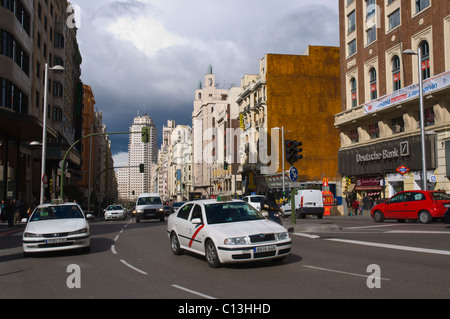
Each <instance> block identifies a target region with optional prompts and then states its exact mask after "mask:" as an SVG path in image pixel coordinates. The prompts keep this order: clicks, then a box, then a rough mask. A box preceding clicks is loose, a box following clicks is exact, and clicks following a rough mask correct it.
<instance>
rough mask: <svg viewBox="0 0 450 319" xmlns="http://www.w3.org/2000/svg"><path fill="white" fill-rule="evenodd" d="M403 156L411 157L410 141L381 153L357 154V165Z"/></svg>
mask: <svg viewBox="0 0 450 319" xmlns="http://www.w3.org/2000/svg"><path fill="white" fill-rule="evenodd" d="M403 156H409V143H408V141H404V142H400V145H399V147H398V148H397V147H395V148H394V149H384V150H380V151H374V152H373V153H365V154H359V153H358V154H356V163H364V162H372V161H379V160H385V159H390V158H398V157H403Z"/></svg>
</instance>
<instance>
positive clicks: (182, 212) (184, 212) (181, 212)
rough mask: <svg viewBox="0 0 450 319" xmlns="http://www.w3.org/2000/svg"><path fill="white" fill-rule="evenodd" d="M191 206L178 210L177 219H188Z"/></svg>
mask: <svg viewBox="0 0 450 319" xmlns="http://www.w3.org/2000/svg"><path fill="white" fill-rule="evenodd" d="M192 206H193V204H187V205H186V206H183V207H182V208H180V209H179V210H178V214H177V217H178V218H182V219H188V217H189V213H190V212H191V208H192Z"/></svg>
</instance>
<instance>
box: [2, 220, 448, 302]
mask: <svg viewBox="0 0 450 319" xmlns="http://www.w3.org/2000/svg"><path fill="white" fill-rule="evenodd" d="M285 222H286V226H289V219H288V220H285ZM297 222H298V225H297V226H296V227H295V228H294V233H293V234H292V235H291V238H292V240H293V245H292V246H293V249H292V253H291V254H290V255H289V256H288V257H287V258H286V259H285V260H284V261H282V262H279V263H273V262H258V263H250V264H237V265H227V266H224V267H222V268H218V269H212V268H210V267H209V266H208V265H207V263H206V261H205V260H204V258H202V257H199V256H196V255H193V254H187V253H185V254H184V255H181V256H175V255H173V254H172V252H171V251H170V247H169V240H168V237H167V233H166V223H161V222H157V221H147V222H141V223H139V224H136V223H134V221H132V220H125V221H109V222H106V221H99V222H92V223H91V233H92V239H91V240H92V242H91V243H92V248H91V252H90V253H89V254H81V253H72V252H68V253H49V254H45V255H40V256H36V257H30V258H24V257H23V253H22V248H21V235H22V231H23V226H20V225H19V226H15V228H14V229H12V230H11V229H8V228H6V226H5V225H3V224H0V300H3V299H5V298H6V299H7V298H18V299H28V298H33V299H36V298H38V299H40V298H45V299H47V298H63V299H65V298H67V299H74V298H75V299H77V298H99V299H128V298H136V299H141V298H142V299H175V300H189V299H200V300H207V299H216V298H217V299H225V300H231V299H232V300H242V299H251V300H267V299H322V298H333V299H336V298H337V299H347V298H364V299H366V298H367V299H379V298H380V299H386V298H402V299H403V298H406V299H424V298H445V299H447V298H449V297H450V276H449V275H450V270H449V269H450V225H449V224H444V223H442V222H436V223H431V224H428V225H424V224H420V223H402V224H400V223H397V222H384V223H382V224H376V223H374V222H373V221H372V220H370V219H368V218H364V217H362V218H361V217H347V216H345V217H329V216H328V217H324V219H323V220H317V219H314V218H310V219H309V218H308V219H306V220H298V221H297ZM305 225H308V226H310V227H309V228H308V229H309V230H308V231H307V232H305V231H301V230H305V229H304V228H302V227H300V226H305ZM319 225H320V226H321V227H319V228H315V227H316V226H319ZM327 225H328V226H331V225H333V226H336V225H337V226H339V229H338V230H331V227H330V229H329V230H327V227H326V226H327ZM315 229H317V231H315ZM333 229H334V228H333ZM222 310H223V309H222ZM228 310H230V309H228ZM234 310H235V311H236V309H234Z"/></svg>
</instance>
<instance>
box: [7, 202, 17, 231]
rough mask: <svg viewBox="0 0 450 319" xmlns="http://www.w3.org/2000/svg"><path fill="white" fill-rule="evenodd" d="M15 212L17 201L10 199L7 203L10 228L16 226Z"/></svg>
mask: <svg viewBox="0 0 450 319" xmlns="http://www.w3.org/2000/svg"><path fill="white" fill-rule="evenodd" d="M15 210H16V205H15V200H14V199H9V200H8V201H7V203H6V220H7V221H8V227H13V226H14V212H15Z"/></svg>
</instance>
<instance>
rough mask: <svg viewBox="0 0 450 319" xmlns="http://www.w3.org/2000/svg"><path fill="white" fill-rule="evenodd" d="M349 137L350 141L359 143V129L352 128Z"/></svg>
mask: <svg viewBox="0 0 450 319" xmlns="http://www.w3.org/2000/svg"><path fill="white" fill-rule="evenodd" d="M349 137H350V141H351V142H352V144H354V143H358V142H359V134H358V129H354V130H351V131H350V135H349Z"/></svg>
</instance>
